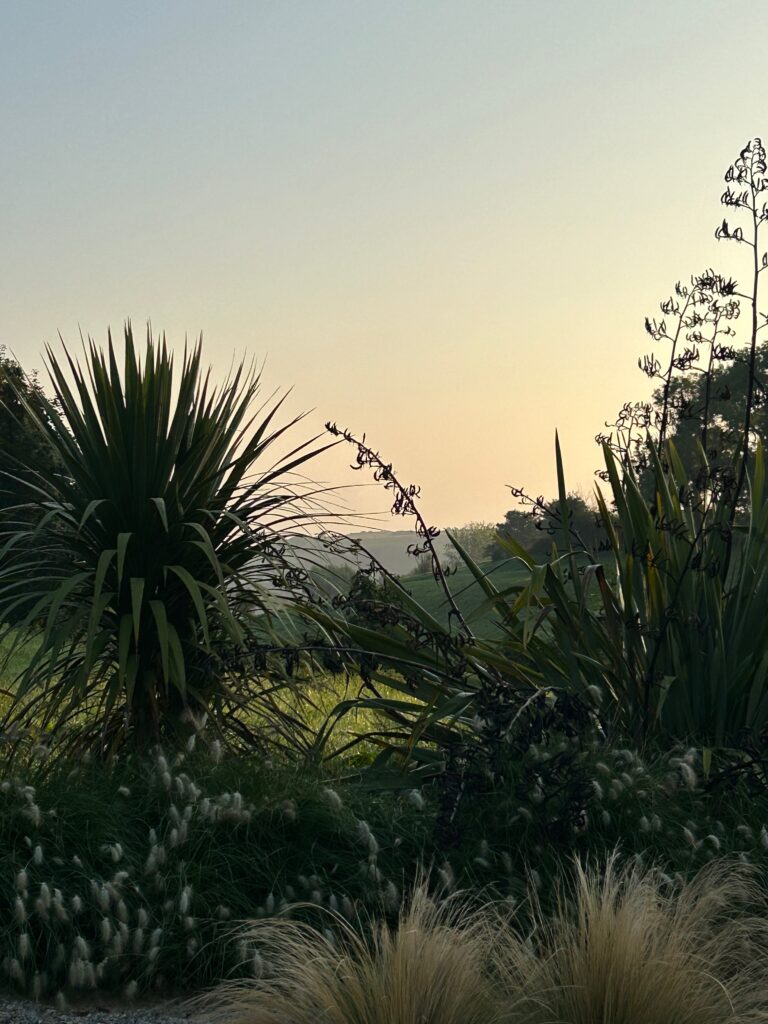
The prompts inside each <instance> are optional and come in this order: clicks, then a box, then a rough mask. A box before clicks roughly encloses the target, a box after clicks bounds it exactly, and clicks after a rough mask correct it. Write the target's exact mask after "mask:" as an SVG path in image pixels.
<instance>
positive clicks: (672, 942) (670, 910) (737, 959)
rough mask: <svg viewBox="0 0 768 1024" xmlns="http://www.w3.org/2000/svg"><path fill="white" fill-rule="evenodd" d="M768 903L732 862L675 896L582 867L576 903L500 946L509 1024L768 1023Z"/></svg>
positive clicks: (537, 915) (621, 873) (646, 882)
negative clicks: (561, 1023)
mask: <svg viewBox="0 0 768 1024" xmlns="http://www.w3.org/2000/svg"><path fill="white" fill-rule="evenodd" d="M765 911H766V904H765V897H764V894H763V892H762V891H761V889H760V888H759V887H758V886H757V885H756V883H755V882H754V876H752V875H751V874H749V873H748V872H747V871H746V870H745V869H744V868H743V866H740V865H734V864H732V863H728V862H720V863H719V864H716V865H711V866H708V867H707V868H705V869H704V870H702V871H701V872H700V873H699V874H698V875H697V876H696V877H695V878H694V879H693V880H692V881H691V882H689V883H687V884H685V885H682V886H681V887H679V888H674V887H672V886H671V885H669V883H668V880H667V881H666V882H665V881H664V880H663V877H662V876H660V875H659V874H658V873H655V872H652V871H646V872H643V871H640V870H637V869H635V868H629V867H625V868H621V867H620V866H619V863H618V860H617V858H616V855H613V856H611V857H610V858H609V859H608V861H607V864H606V866H605V869H604V871H598V870H596V869H594V868H589V869H585V868H584V867H583V866H582V865H580V864H577V865H576V869H575V892H574V893H573V896H572V897H571V898H568V899H566V898H564V897H561V898H560V900H559V902H558V905H557V907H556V909H555V912H554V914H553V916H552V917H548V916H546V915H545V914H544V913H543V912H542V911H541V909H540V908H538V907H537V905H536V902H535V900H534V901H533V924H534V926H533V931H532V934H530V935H528V936H526V938H525V939H523V937H522V936H521V935H520V934H518V933H515V932H514V931H512V930H510V931H509V933H508V935H507V936H506V938H505V940H504V941H503V942H500V943H498V944H497V945H496V947H495V949H496V958H497V965H496V969H497V970H498V978H499V991H500V992H502V993H503V994H504V997H505V999H506V1007H505V1009H504V1012H503V1015H502V1017H501V1020H502V1021H503V1022H504V1024H553V1022H555V1021H557V1022H567V1024H726V1022H729V1024H757V1022H758V1021H759V1022H764V1021H768V958H767V951H768V919H767V918H766V916H765Z"/></svg>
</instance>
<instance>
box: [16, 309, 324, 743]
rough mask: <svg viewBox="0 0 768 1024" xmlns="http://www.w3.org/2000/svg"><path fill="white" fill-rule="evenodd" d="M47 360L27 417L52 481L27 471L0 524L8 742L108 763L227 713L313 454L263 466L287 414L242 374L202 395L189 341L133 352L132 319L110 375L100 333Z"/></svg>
mask: <svg viewBox="0 0 768 1024" xmlns="http://www.w3.org/2000/svg"><path fill="white" fill-rule="evenodd" d="M47 366H48V371H49V374H50V379H51V385H52V392H53V397H52V398H50V399H49V398H43V399H42V400H41V401H42V408H40V407H38V405H32V404H30V403H27V408H26V412H27V416H28V418H29V419H30V420H31V421H32V422H33V423H34V425H35V428H36V430H37V431H38V432H39V435H40V437H41V438H42V439H43V440H44V441H45V443H46V444H47V445H48V446H49V448H50V450H51V452H52V453H53V455H54V456H55V462H56V464H57V465H59V466H60V467H61V470H60V472H57V473H43V472H39V471H37V470H36V467H35V466H29V467H28V469H29V473H26V474H24V479H23V480H21V478H20V480H19V483H20V485H21V484H23V486H24V489H25V491H26V496H25V500H24V501H22V502H20V503H19V504H18V505H17V506H16V507H15V508H13V509H12V510H10V512H9V513H8V514H7V515H6V517H5V519H4V520H3V522H2V524H1V525H0V621H2V622H6V623H12V622H14V623H15V625H14V626H13V627H11V626H10V625H8V626H6V627H4V630H5V633H6V634H7V636H8V640H7V642H6V650H8V651H10V652H11V654H18V652H19V649H21V648H23V649H24V650H25V651H26V652H28V657H29V660H28V663H27V665H26V668H25V669H24V671H23V672H22V673H21V675H20V676H19V677H18V678H17V679H16V681H15V684H14V686H13V696H12V702H11V706H10V711H9V712H8V715H7V718H6V722H5V734H6V735H8V734H9V733H10V735H14V734H15V733H18V732H19V731H20V730H21V732H22V733H23V732H24V731H25V730H26V729H27V728H28V727H30V726H32V727H34V729H42V730H48V731H55V732H57V733H58V734H60V735H61V738H62V739H63V740H64V741H65V744H73V743H74V744H77V745H79V746H82V747H88V748H90V749H96V750H98V751H99V752H100V754H102V755H107V756H108V755H109V754H111V752H113V751H114V750H116V749H117V748H119V747H121V746H124V745H126V744H127V745H128V746H130V747H133V748H136V747H141V746H144V745H147V744H149V743H152V742H156V741H158V740H160V739H163V738H164V737H166V736H168V735H169V734H175V735H179V734H180V733H182V734H183V732H184V728H185V727H184V724H183V723H184V722H185V721H189V720H190V717H191V716H192V717H194V716H202V715H204V714H206V713H213V715H214V718H215V717H216V713H217V712H221V711H222V710H223V709H225V708H227V707H229V708H231V702H232V700H233V695H232V693H231V692H230V691H229V690H228V687H227V682H226V673H225V671H224V666H225V661H226V658H227V656H228V655H231V653H232V652H233V651H237V650H238V649H239V648H241V647H242V646H243V645H244V643H245V642H246V640H247V638H248V634H249V633H250V632H252V631H253V629H254V628H255V624H256V623H257V622H260V623H262V624H263V623H268V622H269V621H270V619H271V615H272V610H273V609H272V605H273V604H274V601H273V600H272V599H271V598H270V592H271V593H272V594H274V592H275V585H277V587H278V588H279V587H280V585H281V584H280V579H279V577H280V574H281V570H283V569H286V568H290V566H287V563H286V561H285V558H284V556H283V554H282V552H283V551H284V545H283V543H282V541H283V540H284V536H285V533H286V531H289V530H290V528H292V527H294V526H295V524H296V523H297V522H298V521H300V520H302V519H307V518H308V516H309V515H310V510H309V509H308V507H307V503H306V502H304V501H303V500H302V497H301V494H300V493H299V492H300V490H301V488H300V487H298V488H297V485H296V484H295V479H296V476H295V474H296V473H297V471H298V470H299V468H300V467H301V466H303V465H304V464H305V463H306V462H307V461H308V460H310V459H311V458H312V457H313V456H314V455H316V454H318V453H319V451H322V450H323V449H324V447H328V446H327V445H326V446H317V445H316V444H315V443H314V442H315V440H316V439H311V440H308V441H304V442H303V443H300V444H298V446H297V447H294V448H293V449H292V450H290V451H289V452H288V454H284V455H282V456H281V457H280V458H278V459H277V461H276V462H275V461H273V460H272V457H271V456H272V450H273V448H274V447H275V445H276V443H279V446H280V447H281V449H284V448H285V447H286V444H285V438H284V435H285V433H286V431H287V430H288V429H289V428H290V427H291V426H293V425H294V424H295V423H296V419H299V418H300V417H297V418H296V419H294V420H292V421H290V422H287V423H283V424H282V425H278V422H277V419H276V414H277V412H278V410H279V408H280V405H281V402H282V400H280V401H277V402H275V401H272V402H267V403H265V404H262V405H261V406H260V407H258V406H257V399H258V396H259V390H260V374H259V373H258V372H257V371H255V370H253V369H251V370H249V369H247V368H246V367H245V366H244V365H243V364H240V365H239V366H238V367H236V369H235V370H234V371H233V372H232V373H231V374H230V376H229V378H228V379H227V380H226V382H225V383H224V384H223V385H221V386H219V387H214V386H213V384H212V383H211V380H210V374H209V373H206V372H204V371H203V368H202V365H201V348H200V343H198V344H196V345H195V346H193V347H192V348H190V349H187V348H185V351H184V354H183V357H182V358H181V360H180V365H179V362H178V361H175V360H174V356H173V355H172V354H171V352H170V351H169V350H168V348H167V345H166V342H165V338H162V339H160V340H157V341H156V340H153V338H152V336H151V332H148V336H147V341H146V346H145V348H144V353H143V357H140V356H139V354H138V353H137V350H136V346H135V345H134V340H133V334H132V331H131V328H130V324H129V325H128V326H127V327H126V330H125V353H124V357H123V360H122V368H121V367H120V365H119V361H118V356H117V353H116V351H115V348H114V346H113V343H112V338H111V336H110V338H109V341H108V344H107V348H106V351H103V350H102V349H100V348H99V347H97V346H96V345H95V344H94V343H93V342H89V344H88V345H87V347H86V350H85V354H84V358H83V360H82V361H80V362H79V361H77V360H76V359H74V358H73V357H72V356H70V355H69V354H68V353H67V352H66V351H65V355H64V358H63V359H58V358H57V357H56V356H55V355H54V354H53V352H52V351H51V350H50V349H48V350H47ZM20 399H21V400H22V401H26V400H25V399H24V395H23V393H21V392H20ZM287 447H289V448H290V446H287ZM16 454H17V456H18V457H19V458H21V459H22V460H23V457H24V453H23V452H22V453H16ZM292 481H294V482H293V483H292ZM283 579H284V576H283ZM20 609H21V610H23V615H22V616H21V618H20V620H19V610H20Z"/></svg>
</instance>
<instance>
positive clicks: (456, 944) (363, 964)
mask: <svg viewBox="0 0 768 1024" xmlns="http://www.w3.org/2000/svg"><path fill="white" fill-rule="evenodd" d="M337 923H338V933H337V934H338V938H337V939H333V938H331V937H330V935H327V936H323V935H320V934H319V933H318V932H317V931H315V930H314V929H313V928H311V927H309V926H308V925H306V924H305V923H301V922H298V921H291V920H272V921H267V922H258V923H256V924H255V925H254V927H253V928H252V929H251V930H250V934H249V939H250V940H251V941H252V942H254V943H256V944H257V946H258V948H259V949H260V950H263V958H264V960H263V962H264V967H263V973H262V976H261V978H257V979H256V980H254V981H247V982H236V983H232V984H227V985H225V986H223V987H221V988H219V989H217V990H216V991H215V992H214V993H213V996H209V997H206V999H205V1001H204V1006H205V1018H206V1019H207V1020H212V1021H216V1022H220V1024H421V1022H428V1024H489V1021H491V1020H493V1019H494V997H493V990H492V986H491V982H490V978H489V977H488V975H487V974H486V972H485V970H484V965H485V961H486V957H487V952H488V946H489V942H490V938H491V937H490V932H489V924H490V919H489V918H488V916H487V915H483V914H478V913H471V912H469V911H467V910H466V908H465V907H464V905H463V904H461V903H459V902H457V901H455V900H449V901H447V902H446V903H443V904H441V905H437V904H436V903H435V902H433V901H432V900H431V899H430V898H429V896H428V894H427V890H426V887H425V886H424V885H423V884H421V885H419V886H418V887H417V888H416V890H415V892H414V894H413V897H412V899H411V900H410V903H409V905H408V907H407V909H404V910H403V911H402V914H401V917H400V922H399V926H398V928H397V929H396V930H391V929H390V928H389V927H388V926H387V925H385V924H383V923H377V924H376V925H375V927H374V929H373V933H372V936H371V939H370V941H369V942H366V940H365V939H363V938H361V937H360V935H359V934H358V933H356V932H355V931H354V930H353V929H352V927H351V926H349V925H348V924H346V922H344V921H342V920H339V921H338V922H337Z"/></svg>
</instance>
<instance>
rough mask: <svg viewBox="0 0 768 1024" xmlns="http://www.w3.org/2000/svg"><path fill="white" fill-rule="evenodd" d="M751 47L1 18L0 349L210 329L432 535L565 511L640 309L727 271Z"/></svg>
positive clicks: (231, 1)
mask: <svg viewBox="0 0 768 1024" xmlns="http://www.w3.org/2000/svg"><path fill="white" fill-rule="evenodd" d="M767 33H768V4H766V3H765V2H764V0H763V2H752V0H744V2H741V3H736V2H730V0H643V2H642V3H639V2H630V0H611V2H602V0H578V2H577V0H525V2H521V0H504V2H501V0H464V2H453V0H439V2H438V0H420V2H416V0H407V2H405V0H377V2H373V0H305V2H291V0H279V2H277V0H275V2H260V0H247V2H235V0H217V2H213V0H207V2H203V0H183V2H178V0H164V2H163V3H162V4H157V3H156V2H155V0H152V2H146V3H145V2H134V0H120V2H116V0H98V2H86V0H80V2H70V0H55V2H54V0H50V2H43V0H18V2H12V0H0V126H2V145H1V146H0V344H4V345H5V346H7V348H8V349H9V350H11V351H12V352H13V353H14V354H15V356H16V357H17V358H18V359H19V360H20V361H21V362H22V364H23V365H24V367H25V368H26V369H28V370H31V369H34V368H42V366H43V351H44V346H45V345H46V344H50V345H52V346H53V347H54V349H57V347H59V346H60V344H61V343H60V341H59V334H61V337H62V338H63V339H64V341H65V343H66V344H67V345H68V346H70V347H71V348H73V349H75V350H76V349H77V347H78V345H79V332H80V331H82V332H83V333H84V334H85V335H91V336H92V337H93V338H94V339H95V340H97V341H104V340H105V339H106V332H107V327H108V326H111V327H112V329H113V332H116V333H118V334H119V333H120V332H121V330H122V325H123V323H124V321H125V320H126V318H128V317H130V318H131V319H132V321H133V324H134V327H135V328H137V329H138V330H139V331H140V332H141V333H143V331H144V329H145V325H146V323H147V321H151V323H152V326H153V329H154V330H155V331H157V332H160V331H165V332H166V335H167V338H168V341H169V343H170V344H171V345H172V346H173V347H174V348H179V349H181V348H182V347H183V344H184V338H185V336H187V337H189V338H195V337H196V336H197V335H198V334H199V333H200V332H202V334H203V340H204V353H205V358H206V360H207V361H208V362H210V364H211V365H212V366H213V368H214V376H215V377H217V378H220V379H223V378H224V377H225V376H226V373H227V370H228V369H229V367H230V365H231V364H232V360H233V358H234V359H239V358H242V357H246V358H249V359H251V358H254V359H256V360H258V361H261V360H264V359H265V360H266V364H265V367H264V387H265V391H266V392H271V391H272V390H273V389H274V388H289V387H291V388H293V391H292V393H291V395H290V398H289V399H288V405H287V407H288V408H289V409H290V410H291V411H295V412H299V411H303V410H307V411H309V414H308V416H307V417H306V419H305V420H304V421H303V422H302V423H301V424H300V425H299V426H298V427H296V428H295V437H296V440H297V441H298V440H303V439H304V438H305V437H308V436H311V435H312V434H313V433H315V432H322V430H323V424H324V422H325V421H326V420H329V419H330V420H333V421H336V422H338V423H339V425H340V426H345V427H349V428H350V429H351V430H353V431H355V432H357V433H361V434H362V433H363V432H365V433H366V434H367V437H368V440H369V442H370V443H371V445H372V446H373V447H374V448H377V449H378V450H379V451H380V452H381V454H382V456H383V457H384V458H385V459H386V461H388V462H392V463H393V464H394V466H395V469H396V470H397V472H398V474H399V475H400V477H401V478H402V479H403V480H405V481H407V482H414V483H416V484H419V485H420V486H421V488H422V509H423V512H424V514H425V516H426V518H427V519H428V520H429V521H430V522H432V523H434V524H435V525H437V526H450V525H459V524H461V523H464V522H467V521H469V520H490V521H498V520H500V519H501V518H502V517H503V515H504V512H505V511H506V510H507V509H508V508H510V507H512V505H513V501H512V499H511V496H510V494H509V491H508V485H510V484H514V485H519V486H525V487H526V488H527V489H528V490H529V491H530V492H532V493H533V494H538V493H542V494H545V495H551V494H552V493H554V489H555V464H554V435H555V430H558V431H559V433H560V438H561V442H562V446H563V451H564V456H565V465H566V476H567V479H568V481H569V484H571V485H572V486H573V487H581V488H582V489H583V490H587V491H588V490H589V489H590V488H592V487H593V485H594V476H593V471H594V470H595V469H597V468H598V467H599V463H600V453H599V451H598V449H597V447H596V445H595V443H594V436H595V434H596V433H597V432H598V431H600V430H601V429H603V425H604V423H605V421H606V420H610V419H611V418H612V417H613V415H614V414H615V412H616V411H617V409H618V408H619V406H620V405H621V404H622V403H623V402H624V401H627V400H631V399H637V398H643V397H646V395H647V393H648V386H647V382H646V381H645V379H644V378H643V376H642V375H641V374H640V372H639V370H638V369H637V359H638V356H640V355H641V354H643V353H645V352H646V351H649V350H650V348H652V347H653V346H652V344H651V345H650V346H649V341H650V339H647V338H646V337H645V335H644V331H643V319H644V317H645V315H647V314H653V313H654V312H656V311H657V304H658V302H659V300H661V299H663V298H664V297H665V296H666V295H668V294H669V292H670V289H671V288H672V287H673V285H674V283H675V281H677V280H678V279H680V278H683V279H685V278H687V277H689V276H690V274H692V273H694V272H697V271H700V270H702V269H703V268H704V267H706V266H710V265H714V266H715V267H716V268H718V269H720V270H722V271H723V272H726V273H728V274H732V275H733V276H735V277H737V278H738V277H739V274H740V273H741V270H742V267H743V262H742V261H743V260H744V259H745V258H746V254H745V253H743V252H741V251H738V250H736V249H734V248H732V247H731V248H729V247H728V246H727V243H719V244H718V243H716V242H715V241H714V238H713V230H714V227H715V226H716V224H717V223H718V222H719V221H720V220H721V219H722V209H721V207H720V205H719V196H720V193H721V192H722V189H723V184H722V176H723V173H724V171H725V169H726V167H727V166H728V164H729V163H730V162H731V161H732V160H733V159H734V157H735V156H736V155H737V154H738V151H739V149H740V148H741V147H742V146H743V144H744V143H745V142H746V141H747V140H748V139H749V138H750V137H751V136H753V135H759V134H761V133H763V132H764V133H766V134H768V80H767V79H766V76H765V73H764V68H765V39H766V37H767ZM351 454H352V452H351V451H350V450H346V449H345V450H340V449H335V450H333V451H332V452H330V453H328V454H327V455H326V456H324V457H323V458H322V460H321V461H320V462H318V464H317V467H316V469H315V472H316V475H317V476H318V477H320V478H322V479H323V480H324V481H328V482H331V483H333V484H340V485H342V484H350V483H352V484H358V483H360V482H361V481H360V474H352V473H351V472H349V471H348V469H347V467H348V463H349V461H350V456H351ZM345 493H346V500H347V502H348V504H349V506H350V508H352V509H354V510H357V511H362V512H369V511H376V510H381V509H385V508H386V506H387V500H386V495H384V494H383V493H381V492H380V491H379V490H377V489H375V488H368V487H361V488H357V489H353V490H351V491H348V492H345ZM381 525H383V526H386V527H392V528H395V527H402V526H403V525H405V524H404V523H402V522H401V521H391V522H390V521H387V520H385V521H383V522H382V523H381Z"/></svg>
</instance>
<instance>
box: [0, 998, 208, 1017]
mask: <svg viewBox="0 0 768 1024" xmlns="http://www.w3.org/2000/svg"><path fill="white" fill-rule="evenodd" d="M193 1019H194V1020H195V1021H196V1022H197V1024H205V1020H204V1018H201V1017H196V1018H192V1016H191V1015H190V1014H189V1012H188V1011H187V1010H185V1009H184V1008H183V1007H181V1006H179V1005H178V1004H176V1005H174V1004H173V1003H166V1004H164V1005H162V1006H140V1005H136V1006H132V1007H126V1006H107V1005H104V1006H100V1005H98V1004H96V1005H91V1006H71V1007H68V1008H67V1009H66V1010H57V1009H56V1008H55V1007H53V1006H48V1005H44V1004H42V1003H27V1002H19V1001H17V1000H14V999H6V998H5V997H3V996H0V1024H181V1022H183V1021H190V1022H191V1021H192V1020H193Z"/></svg>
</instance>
